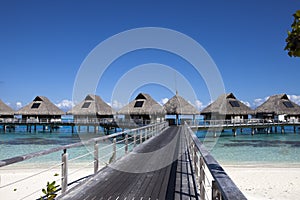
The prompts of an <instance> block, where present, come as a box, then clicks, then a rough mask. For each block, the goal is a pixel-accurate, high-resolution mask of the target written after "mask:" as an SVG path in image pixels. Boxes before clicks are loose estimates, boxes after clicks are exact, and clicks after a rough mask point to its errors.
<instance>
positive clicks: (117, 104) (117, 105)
mask: <svg viewBox="0 0 300 200" xmlns="http://www.w3.org/2000/svg"><path fill="white" fill-rule="evenodd" d="M107 104H108V105H110V106H111V107H112V108H113V109H115V110H120V109H121V108H122V107H123V106H124V104H123V103H121V102H119V101H117V100H113V102H112V103H107Z"/></svg>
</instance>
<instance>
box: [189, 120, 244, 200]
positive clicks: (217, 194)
mask: <svg viewBox="0 0 300 200" xmlns="http://www.w3.org/2000/svg"><path fill="white" fill-rule="evenodd" d="M184 133H185V135H186V139H187V144H188V148H189V151H190V154H191V155H192V156H191V159H192V161H193V162H192V163H193V167H194V171H195V175H196V177H197V179H198V186H199V187H200V198H201V199H206V196H207V195H205V192H206V190H205V176H206V175H205V170H204V169H205V168H206V167H207V168H208V170H209V172H210V174H211V176H212V177H213V179H214V180H212V183H211V185H212V188H211V190H212V194H211V197H212V199H214V200H215V199H225V200H246V199H247V198H246V197H245V196H244V194H243V193H242V192H241V191H240V190H239V188H238V187H237V186H236V185H235V184H234V182H233V181H232V180H231V179H230V177H229V176H228V175H227V174H226V172H225V171H224V169H223V168H222V167H221V166H220V164H219V163H218V162H217V161H216V160H215V159H214V157H213V156H212V155H211V154H210V153H209V152H208V151H207V149H206V148H205V146H204V145H203V144H202V143H201V142H200V140H199V139H198V138H197V136H196V134H195V133H194V132H193V131H192V130H191V128H190V127H189V126H188V125H187V124H186V123H185V125H184Z"/></svg>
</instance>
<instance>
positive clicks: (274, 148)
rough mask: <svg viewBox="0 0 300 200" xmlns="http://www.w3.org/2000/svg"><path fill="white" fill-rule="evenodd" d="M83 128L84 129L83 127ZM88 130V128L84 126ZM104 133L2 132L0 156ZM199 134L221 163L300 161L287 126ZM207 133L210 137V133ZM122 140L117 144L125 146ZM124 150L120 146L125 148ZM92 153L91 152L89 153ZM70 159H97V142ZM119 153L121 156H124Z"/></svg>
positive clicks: (50, 159)
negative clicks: (274, 130) (274, 129)
mask: <svg viewBox="0 0 300 200" xmlns="http://www.w3.org/2000/svg"><path fill="white" fill-rule="evenodd" d="M82 130H83V129H82ZM83 131H84V130H83ZM100 136H103V133H97V134H94V133H86V132H82V133H80V134H72V133H71V131H70V129H68V128H63V129H60V130H59V131H58V132H56V133H49V132H40V131H38V132H37V133H27V132H25V131H24V130H17V131H16V132H11V133H3V132H1V133H0V160H3V159H7V158H11V157H15V156H20V155H24V154H27V153H32V152H37V151H42V150H46V149H50V148H54V147H58V146H62V145H66V144H70V143H76V142H80V141H82V140H87V139H89V138H94V137H100ZM197 136H198V137H199V138H200V140H202V141H203V142H204V144H205V145H206V146H207V147H208V149H209V150H210V152H211V154H212V155H213V156H214V157H215V158H216V160H217V161H218V162H219V163H220V164H233V165H243V164H272V165H276V164H278V165H289V164H297V165H300V133H299V129H297V133H296V134H294V133H293V130H292V129H286V134H281V133H272V134H266V133H260V134H255V135H254V136H252V135H251V131H250V130H247V129H245V130H244V131H243V132H242V133H241V132H238V135H237V136H236V137H233V136H232V132H231V131H226V132H223V133H221V136H220V137H217V138H214V137H211V136H208V134H207V133H206V132H201V131H199V132H197ZM206 136H207V137H206ZM111 143H112V141H110V140H108V141H104V142H102V143H100V147H99V148H101V147H104V146H105V145H110V144H111ZM123 146H124V144H123V143H120V144H118V145H117V148H121V147H123ZM122 151H124V150H120V152H122ZM111 152H112V146H110V147H109V148H106V149H104V150H99V157H102V156H106V158H104V159H103V162H107V161H108V160H109V158H110V157H111ZM89 153H90V154H89ZM61 154H62V152H61V151H59V152H55V153H52V154H49V155H47V156H42V157H39V158H34V159H30V160H28V161H25V162H21V163H20V164H19V165H21V166H24V165H30V164H34V165H36V164H45V165H50V164H51V165H52V164H56V163H59V162H60V160H61ZM68 154H69V159H73V158H75V157H77V156H80V155H83V154H89V155H88V156H86V157H83V158H80V159H79V160H76V161H73V163H86V162H91V161H93V146H83V147H80V148H74V149H70V150H68ZM121 155H122V153H119V154H118V155H117V156H118V157H119V156H121Z"/></svg>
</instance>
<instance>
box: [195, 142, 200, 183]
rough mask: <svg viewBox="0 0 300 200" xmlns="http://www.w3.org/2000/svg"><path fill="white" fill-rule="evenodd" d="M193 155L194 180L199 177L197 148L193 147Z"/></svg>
mask: <svg viewBox="0 0 300 200" xmlns="http://www.w3.org/2000/svg"><path fill="white" fill-rule="evenodd" d="M194 154H195V158H194V165H195V175H196V178H198V177H199V170H198V169H199V168H198V167H199V165H198V155H197V148H196V147H194Z"/></svg>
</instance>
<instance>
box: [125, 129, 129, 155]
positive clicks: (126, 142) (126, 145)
mask: <svg viewBox="0 0 300 200" xmlns="http://www.w3.org/2000/svg"><path fill="white" fill-rule="evenodd" d="M127 153H128V134H126V135H125V154H127Z"/></svg>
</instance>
